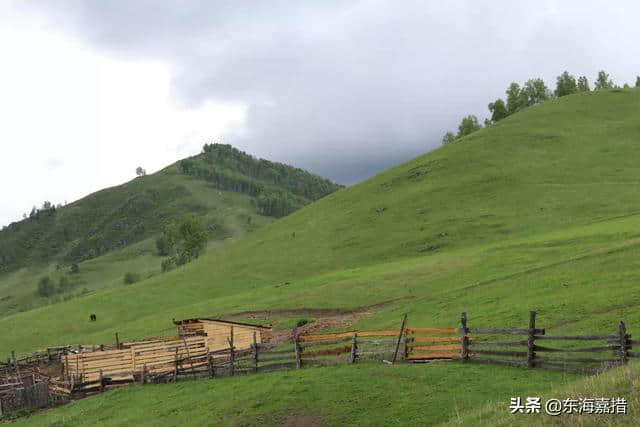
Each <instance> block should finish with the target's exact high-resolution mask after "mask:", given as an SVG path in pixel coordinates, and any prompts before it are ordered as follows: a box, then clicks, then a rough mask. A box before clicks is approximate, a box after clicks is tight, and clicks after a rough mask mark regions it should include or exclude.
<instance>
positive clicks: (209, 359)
mask: <svg viewBox="0 0 640 427" xmlns="http://www.w3.org/2000/svg"><path fill="white" fill-rule="evenodd" d="M207 371H208V372H209V378H213V363H211V354H209V352H208V351H207Z"/></svg>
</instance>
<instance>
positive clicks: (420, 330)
mask: <svg viewBox="0 0 640 427" xmlns="http://www.w3.org/2000/svg"><path fill="white" fill-rule="evenodd" d="M457 332H458V329H457V328H407V333H408V334H455V333H457Z"/></svg>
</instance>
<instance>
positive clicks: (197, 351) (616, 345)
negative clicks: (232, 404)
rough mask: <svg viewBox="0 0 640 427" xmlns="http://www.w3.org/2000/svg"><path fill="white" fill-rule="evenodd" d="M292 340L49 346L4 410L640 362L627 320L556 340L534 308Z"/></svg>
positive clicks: (15, 364)
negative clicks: (357, 369)
mask: <svg viewBox="0 0 640 427" xmlns="http://www.w3.org/2000/svg"><path fill="white" fill-rule="evenodd" d="M292 335H293V339H292V340H291V341H289V342H269V343H260V342H258V341H257V339H256V335H255V333H254V335H253V340H252V342H251V344H250V346H249V348H237V347H236V346H237V344H236V343H234V339H233V333H231V334H230V337H229V339H228V340H227V344H228V347H227V348H223V349H217V350H210V349H209V348H207V347H206V345H205V341H204V338H203V337H202V336H198V335H190V336H183V337H178V338H172V339H145V340H140V341H131V342H122V341H121V340H120V339H119V337H117V338H116V340H117V342H116V345H114V346H105V345H100V346H74V347H72V346H60V347H50V348H48V349H47V350H46V351H42V352H38V353H34V354H32V355H30V356H28V357H24V358H22V359H16V357H15V354H12V357H11V358H10V359H9V360H8V361H7V362H6V363H4V362H0V405H1V404H2V401H3V398H4V400H5V401H8V400H7V399H9V398H8V397H7V396H23V398H22V400H19V399H18V400H15V399H14V400H12V402H14V401H21V402H26V403H24V404H25V405H29V404H30V405H33V404H34V402H41V401H42V399H41V398H38V399H40V400H38V399H36V398H26V397H24V396H26V395H25V394H24V392H23V390H27V389H29V390H38V391H37V393H36V394H38V395H39V396H43V395H44V394H43V392H42V390H43V387H45V386H43V385H38V386H37V387H35V388H34V386H36V385H37V384H39V383H43V384H46V388H47V389H48V395H49V397H48V398H47V399H48V400H47V402H49V403H51V402H65V401H68V400H69V399H70V398H71V397H74V398H77V397H82V396H86V395H88V394H93V393H101V392H104V391H106V390H109V389H111V388H113V387H118V386H121V385H123V384H129V383H134V382H137V383H140V384H146V383H170V382H178V381H185V380H191V379H195V378H216V377H223V376H235V375H247V374H256V373H263V372H269V371H276V370H283V369H297V368H306V367H311V366H328V365H335V364H342V363H346V364H354V363H359V362H365V361H383V362H386V363H388V364H393V363H395V362H398V361H401V362H405V363H428V362H434V361H445V360H459V361H462V362H472V363H489V364H497V365H504V366H517V367H524V368H530V369H552V370H563V371H573V372H582V373H598V372H602V371H604V370H606V369H609V368H612V367H616V366H621V365H624V364H625V363H627V361H628V360H629V359H630V358H635V357H640V351H633V345H640V340H633V339H632V337H631V335H630V334H628V333H627V329H626V325H625V324H624V322H620V323H619V325H618V328H617V330H616V331H611V333H609V334H595V335H548V334H547V331H546V330H545V329H544V328H540V327H539V326H538V325H537V324H536V313H535V312H533V311H532V312H530V313H529V322H528V327H510V326H502V327H484V326H478V327H476V326H475V325H474V324H470V322H469V319H468V318H467V313H462V314H461V316H460V326H459V327H448V328H444V327H441V328H413V327H410V326H409V325H408V322H407V319H406V315H405V317H403V321H402V324H401V326H400V329H388V330H386V329H385V330H370V331H348V332H335V333H320V334H304V333H300V332H299V330H297V329H295V330H294V331H293V334H292ZM56 363H57V364H59V365H60V366H61V368H57V369H60V371H59V372H60V374H61V375H59V376H58V377H56V376H54V375H44V374H43V372H44V369H45V366H46V365H47V364H56ZM29 387H31V388H29ZM20 393H22V394H20ZM34 393H35V392H34ZM29 396H30V395H29ZM34 396H35V394H34ZM12 399H13V398H12ZM30 399H31V400H30ZM5 406H7V404H5Z"/></svg>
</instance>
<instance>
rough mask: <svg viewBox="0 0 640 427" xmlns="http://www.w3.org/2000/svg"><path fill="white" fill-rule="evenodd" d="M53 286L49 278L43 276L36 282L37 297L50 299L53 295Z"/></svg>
mask: <svg viewBox="0 0 640 427" xmlns="http://www.w3.org/2000/svg"><path fill="white" fill-rule="evenodd" d="M55 291H56V289H55V285H54V284H53V280H51V278H50V277H49V276H43V277H41V278H40V280H39V281H38V295H40V296H41V297H50V296H51V295H53V294H54V293H55Z"/></svg>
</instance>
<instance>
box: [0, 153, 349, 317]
mask: <svg viewBox="0 0 640 427" xmlns="http://www.w3.org/2000/svg"><path fill="white" fill-rule="evenodd" d="M187 166H189V167H187ZM338 188H340V186H339V185H336V184H334V183H332V182H330V181H328V180H326V179H323V178H320V177H318V176H316V175H312V174H310V173H308V172H306V171H303V170H301V169H298V168H294V167H291V166H288V165H284V164H281V163H273V162H270V161H267V160H263V159H256V158H254V157H252V156H250V155H248V154H246V153H243V152H241V151H239V150H237V149H235V148H233V147H231V146H229V145H220V144H211V145H205V147H204V150H203V153H201V154H199V155H197V156H193V157H191V158H188V159H184V160H182V161H180V162H177V163H176V164H173V165H171V166H169V167H167V168H165V169H163V170H161V171H160V172H158V173H156V174H153V175H148V176H143V177H138V178H136V179H133V180H131V181H129V182H127V183H125V184H123V185H120V186H117V187H112V188H107V189H105V190H102V191H98V192H96V193H93V194H91V195H89V196H87V197H84V198H82V199H80V200H78V201H76V202H73V203H70V204H68V205H66V206H64V207H59V208H55V207H51V208H49V209H42V210H39V211H37V212H34V213H33V214H32V215H31V216H30V217H29V218H27V219H25V220H23V221H19V222H16V223H13V224H11V225H9V226H8V227H7V228H5V229H3V230H2V231H0V312H2V313H3V314H7V312H12V311H13V312H15V311H18V310H25V309H28V308H29V307H30V306H31V307H32V306H34V305H35V306H37V305H40V304H43V303H47V302H51V300H60V299H64V298H70V297H74V296H76V295H77V294H78V293H81V292H83V290H84V292H87V291H91V290H94V289H99V288H101V287H104V286H107V285H110V284H114V283H122V277H123V275H124V273H125V272H127V271H131V272H135V273H138V274H139V275H140V276H141V277H142V278H145V277H148V276H150V275H153V274H156V273H158V272H159V271H160V259H159V258H158V257H157V256H156V250H155V247H154V246H155V245H154V242H153V238H154V237H156V236H157V235H158V234H159V233H160V232H161V231H162V229H163V227H164V226H165V225H166V224H167V223H169V222H172V221H175V220H177V219H178V218H179V217H180V216H181V215H182V214H184V213H186V212H194V213H197V214H199V215H201V216H203V217H204V222H205V225H206V227H207V231H208V234H209V237H210V242H211V243H210V245H211V246H219V245H220V244H221V243H223V242H225V241H228V240H230V239H234V238H239V237H241V236H243V235H244V234H245V233H247V232H250V231H253V230H255V229H257V228H258V227H260V226H262V225H264V224H267V223H270V222H272V221H273V220H274V219H275V218H276V217H280V216H284V215H287V214H289V213H291V212H293V211H295V210H296V209H299V208H300V207H301V206H304V205H306V204H308V203H310V202H311V201H314V200H317V199H319V198H321V197H323V196H325V195H327V194H329V193H331V192H332V191H335V190H336V189H338ZM74 263H75V264H78V263H79V264H80V268H79V272H78V274H69V268H70V266H71V265H72V264H74ZM43 275H49V276H50V277H51V278H52V279H53V281H54V282H56V283H57V282H58V281H59V280H60V279H61V278H65V280H67V281H68V282H69V285H68V286H67V287H66V288H65V291H64V292H62V293H61V294H60V295H57V296H56V298H50V299H49V301H47V300H43V299H38V298H33V295H34V292H35V288H36V284H37V281H38V278H39V277H40V276H43Z"/></svg>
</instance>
